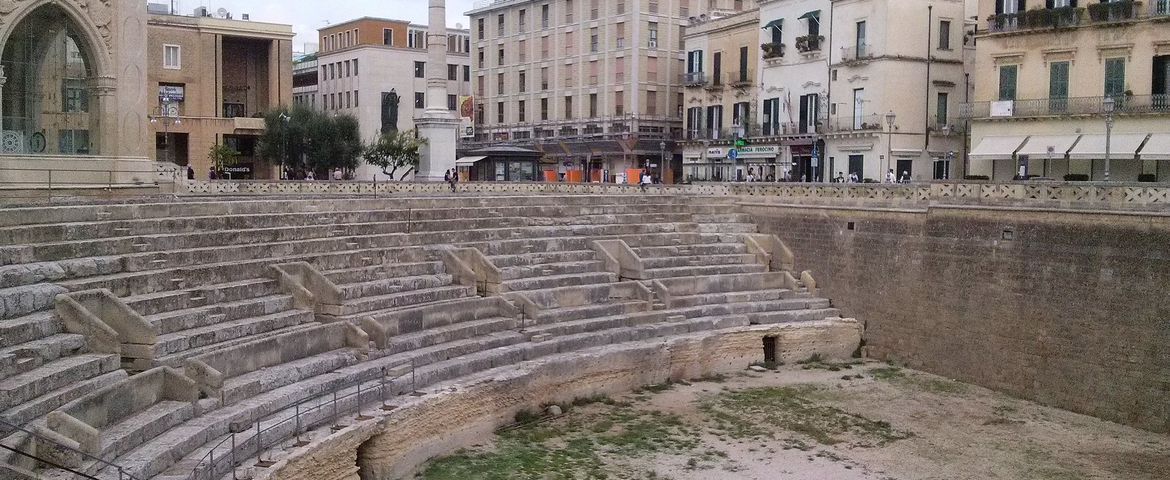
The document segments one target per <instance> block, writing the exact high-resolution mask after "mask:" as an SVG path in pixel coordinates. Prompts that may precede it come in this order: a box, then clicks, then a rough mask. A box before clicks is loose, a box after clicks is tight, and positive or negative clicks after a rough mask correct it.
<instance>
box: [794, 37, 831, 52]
mask: <svg viewBox="0 0 1170 480" xmlns="http://www.w3.org/2000/svg"><path fill="white" fill-rule="evenodd" d="M824 42H825V36H824V35H803V36H800V37H796V49H797V50H799V51H800V52H801V53H806V52H817V51H820V49H821V44H823V43H824Z"/></svg>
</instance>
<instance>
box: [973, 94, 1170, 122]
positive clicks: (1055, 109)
mask: <svg viewBox="0 0 1170 480" xmlns="http://www.w3.org/2000/svg"><path fill="white" fill-rule="evenodd" d="M1106 98H1110V97H1069V98H1038V99H1029V100H1005V101H997V102H974V103H964V104H962V105H960V106H959V117H960V118H1027V117H1047V116H1065V115H1104V114H1105V108H1106V107H1105V99H1106ZM1112 98H1113V113H1115V114H1119V115H1135V114H1170V94H1158V95H1116V96H1113V97H1112Z"/></svg>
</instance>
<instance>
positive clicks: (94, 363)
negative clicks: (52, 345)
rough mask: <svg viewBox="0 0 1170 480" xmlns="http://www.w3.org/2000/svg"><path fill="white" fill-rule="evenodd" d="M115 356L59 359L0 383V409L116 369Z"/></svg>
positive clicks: (94, 354)
mask: <svg viewBox="0 0 1170 480" xmlns="http://www.w3.org/2000/svg"><path fill="white" fill-rule="evenodd" d="M120 360H121V359H119V358H118V356H117V355H111V354H100V353H86V354H81V355H75V356H72V357H65V358H59V359H57V360H54V361H52V362H48V363H46V364H44V365H41V366H40V367H37V368H35V369H32V370H29V371H27V372H24V373H21V374H19V375H13V376H11V377H8V378H6V379H4V380H0V409H3V410H7V409H9V408H12V407H14V406H17V405H20V404H22V403H24V402H27V401H29V400H32V399H34V398H37V397H39V396H41V395H44V394H46V393H49V392H51V391H53V390H57V389H59V388H62V387H65V386H67V385H71V384H74V383H77V382H80V381H82V380H86V379H90V378H94V377H97V376H99V375H101V374H104V373H108V372H112V371H115V370H118V369H119V368H121V367H120V365H119V362H120Z"/></svg>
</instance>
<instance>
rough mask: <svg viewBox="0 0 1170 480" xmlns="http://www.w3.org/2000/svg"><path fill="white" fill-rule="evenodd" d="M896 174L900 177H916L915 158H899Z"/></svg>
mask: <svg viewBox="0 0 1170 480" xmlns="http://www.w3.org/2000/svg"><path fill="white" fill-rule="evenodd" d="M894 175H895V177H896V178H898V179H901V178H902V177H903V176H905V177H907V178H914V160H898V169H897V170H894Z"/></svg>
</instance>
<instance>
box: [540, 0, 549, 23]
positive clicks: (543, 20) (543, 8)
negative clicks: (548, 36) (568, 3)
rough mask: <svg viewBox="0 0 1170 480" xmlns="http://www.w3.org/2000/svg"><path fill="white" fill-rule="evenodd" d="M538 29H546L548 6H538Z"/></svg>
mask: <svg viewBox="0 0 1170 480" xmlns="http://www.w3.org/2000/svg"><path fill="white" fill-rule="evenodd" d="M540 28H548V4H547V3H546V4H544V5H541V6H540Z"/></svg>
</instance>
